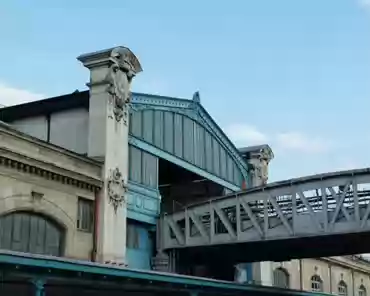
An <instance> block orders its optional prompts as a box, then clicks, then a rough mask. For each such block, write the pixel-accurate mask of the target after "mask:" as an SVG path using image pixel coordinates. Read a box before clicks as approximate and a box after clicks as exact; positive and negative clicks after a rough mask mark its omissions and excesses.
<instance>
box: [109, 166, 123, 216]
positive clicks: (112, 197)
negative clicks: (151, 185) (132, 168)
mask: <svg viewBox="0 0 370 296" xmlns="http://www.w3.org/2000/svg"><path fill="white" fill-rule="evenodd" d="M107 186H108V196H109V202H110V203H111V204H112V205H113V207H114V211H115V212H117V208H118V207H119V206H122V204H123V203H124V202H125V193H126V192H127V186H126V184H125V180H124V179H123V178H122V173H121V172H120V170H119V169H118V168H115V169H114V170H112V172H111V174H110V177H109V179H108V185H107Z"/></svg>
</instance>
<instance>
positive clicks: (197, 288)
mask: <svg viewBox="0 0 370 296" xmlns="http://www.w3.org/2000/svg"><path fill="white" fill-rule="evenodd" d="M6 266H7V267H8V268H10V269H11V270H13V271H14V270H22V267H27V268H32V270H36V269H39V271H38V272H39V273H42V270H44V272H46V273H47V274H50V273H52V274H53V276H54V277H55V276H57V275H58V274H59V276H63V277H66V274H67V273H68V272H72V273H75V274H78V275H82V274H91V275H95V276H101V277H102V278H104V279H108V278H109V277H112V279H113V278H114V279H115V280H116V281H122V280H124V279H130V280H131V281H132V282H134V281H136V280H138V281H139V282H140V283H141V284H140V285H143V283H144V282H143V281H146V283H149V284H151V285H152V286H159V287H163V289H165V288H168V287H170V285H172V287H178V288H180V287H181V288H182V289H184V288H185V289H188V291H189V293H190V292H202V291H205V290H206V289H209V288H211V289H214V290H216V291H217V293H220V294H222V293H230V294H234V293H235V294H237V293H247V292H248V293H267V294H270V295H271V294H274V295H277V294H279V295H296V296H312V295H327V294H325V293H308V292H303V291H295V290H289V289H279V288H273V287H264V286H253V285H242V284H237V283H232V282H225V281H219V280H212V279H205V278H197V277H191V276H182V275H176V274H166V273H157V272H153V271H143V270H134V269H133V270H131V269H128V268H117V267H113V266H107V265H103V264H96V263H91V262H83V261H76V260H70V259H63V258H55V257H47V256H37V255H29V254H19V253H14V252H6V251H0V270H5V268H6ZM12 266H13V267H12ZM16 266H17V267H18V268H16V269H14V267H16ZM164 283H165V284H166V285H165V286H163V285H161V284H164Z"/></svg>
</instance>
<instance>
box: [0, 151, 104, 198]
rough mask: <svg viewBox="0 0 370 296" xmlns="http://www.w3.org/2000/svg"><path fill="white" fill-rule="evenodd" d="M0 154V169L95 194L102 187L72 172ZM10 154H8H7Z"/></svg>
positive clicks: (100, 183)
mask: <svg viewBox="0 0 370 296" xmlns="http://www.w3.org/2000/svg"><path fill="white" fill-rule="evenodd" d="M2 152H3V151H1V152H0V154H1V155H0V167H6V168H10V169H13V170H16V171H19V172H22V173H25V174H30V175H34V176H38V177H41V178H43V179H45V180H49V181H54V182H58V183H60V184H64V185H68V186H72V187H75V188H79V189H84V190H88V191H91V192H96V191H98V190H99V189H100V188H101V187H102V181H100V180H93V179H91V178H88V177H86V176H81V175H79V174H77V173H74V172H67V171H63V170H62V169H58V168H54V169H52V168H51V167H48V166H47V165H46V166H45V165H42V164H40V163H39V162H37V161H34V160H30V159H21V158H22V156H19V158H18V157H14V156H15V154H13V157H11V156H5V155H3V153H2ZM9 154H10V153H9Z"/></svg>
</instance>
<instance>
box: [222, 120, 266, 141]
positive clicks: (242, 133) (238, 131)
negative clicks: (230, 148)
mask: <svg viewBox="0 0 370 296" xmlns="http://www.w3.org/2000/svg"><path fill="white" fill-rule="evenodd" d="M225 132H226V134H227V135H228V136H229V137H230V139H231V140H232V141H233V142H234V143H235V145H236V146H237V147H242V146H252V145H259V144H266V143H267V141H268V137H267V135H266V134H264V133H263V132H261V131H259V130H258V129H257V128H256V127H254V126H251V125H248V124H232V125H230V126H228V127H227V128H226V129H225Z"/></svg>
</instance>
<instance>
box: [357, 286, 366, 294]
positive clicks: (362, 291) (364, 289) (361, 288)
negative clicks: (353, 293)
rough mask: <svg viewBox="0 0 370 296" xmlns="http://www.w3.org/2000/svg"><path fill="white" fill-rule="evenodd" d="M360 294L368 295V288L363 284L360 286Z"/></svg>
mask: <svg viewBox="0 0 370 296" xmlns="http://www.w3.org/2000/svg"><path fill="white" fill-rule="evenodd" d="M358 296H366V288H365V286H364V285H361V286H360V287H359V288H358Z"/></svg>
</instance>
